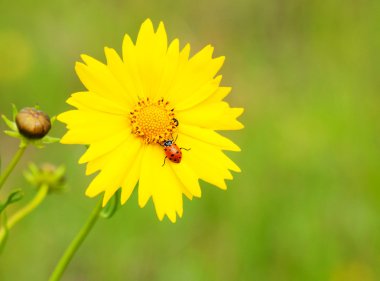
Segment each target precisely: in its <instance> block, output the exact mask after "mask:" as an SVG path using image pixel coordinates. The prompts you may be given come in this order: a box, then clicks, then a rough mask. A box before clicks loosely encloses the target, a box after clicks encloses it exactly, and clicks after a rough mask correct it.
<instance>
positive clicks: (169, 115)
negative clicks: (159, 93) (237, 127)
mask: <svg viewBox="0 0 380 281" xmlns="http://www.w3.org/2000/svg"><path fill="white" fill-rule="evenodd" d="M129 117H130V119H131V125H132V133H134V134H135V135H137V136H139V137H142V138H143V140H144V142H145V143H159V144H162V143H163V142H164V141H165V140H168V139H172V138H173V132H174V130H175V128H176V125H177V121H176V119H175V118H174V108H172V107H170V105H169V102H168V101H165V100H164V99H160V100H158V101H156V102H153V101H150V100H149V98H145V99H141V100H140V101H139V102H138V103H137V105H136V106H135V108H134V110H133V111H131V112H130V116H129Z"/></svg>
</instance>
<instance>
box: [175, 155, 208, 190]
mask: <svg viewBox="0 0 380 281" xmlns="http://www.w3.org/2000/svg"><path fill="white" fill-rule="evenodd" d="M184 153H187V151H186V152H184ZM185 157H186V155H185ZM170 167H171V168H172V169H173V171H174V173H175V174H176V175H177V177H178V179H179V180H180V181H181V182H182V184H183V185H184V186H185V187H186V189H187V190H188V191H189V192H190V193H191V194H192V195H193V196H195V197H201V195H202V192H201V187H200V185H199V181H198V177H197V175H196V174H195V172H194V171H193V170H192V169H191V168H190V167H189V165H188V163H186V162H182V163H180V164H171V165H170Z"/></svg>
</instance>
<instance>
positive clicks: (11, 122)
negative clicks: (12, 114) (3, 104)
mask: <svg viewBox="0 0 380 281" xmlns="http://www.w3.org/2000/svg"><path fill="white" fill-rule="evenodd" d="M1 118H3V120H4V122H5V124H6V125H7V126H8V127H9V129H11V130H12V131H18V130H17V126H16V123H15V122H13V121H11V120H9V119H8V118H7V116H5V115H1Z"/></svg>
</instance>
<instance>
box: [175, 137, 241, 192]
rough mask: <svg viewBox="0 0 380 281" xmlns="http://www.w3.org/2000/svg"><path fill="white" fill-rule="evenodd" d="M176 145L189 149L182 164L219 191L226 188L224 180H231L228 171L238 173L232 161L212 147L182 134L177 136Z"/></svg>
mask: <svg viewBox="0 0 380 281" xmlns="http://www.w3.org/2000/svg"><path fill="white" fill-rule="evenodd" d="M177 144H178V145H179V146H182V147H185V148H190V149H191V150H189V151H184V152H183V156H182V162H183V163H186V164H188V165H189V167H191V168H192V169H193V171H194V172H195V173H196V175H197V177H199V178H200V179H202V180H204V181H206V182H209V183H211V184H213V185H215V186H217V187H219V188H221V189H226V188H227V186H226V184H225V182H224V180H225V179H232V175H231V173H230V172H229V171H228V170H229V169H230V170H233V171H240V169H239V168H238V167H237V166H236V164H235V163H233V161H232V160H230V159H229V158H228V157H227V156H225V155H224V153H223V152H222V151H220V149H218V148H216V147H215V146H213V145H210V144H208V143H205V142H202V141H200V140H198V139H195V138H193V137H189V136H186V135H183V134H182V135H179V137H178V140H177ZM182 162H181V164H182Z"/></svg>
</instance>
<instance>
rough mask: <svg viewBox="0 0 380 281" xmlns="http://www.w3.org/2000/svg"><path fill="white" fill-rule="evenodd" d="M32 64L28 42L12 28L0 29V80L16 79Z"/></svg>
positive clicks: (26, 71) (25, 72) (23, 74)
mask: <svg viewBox="0 0 380 281" xmlns="http://www.w3.org/2000/svg"><path fill="white" fill-rule="evenodd" d="M31 64H32V50H31V46H30V43H29V42H28V40H27V39H26V38H25V37H24V36H23V34H21V33H19V32H17V31H14V30H0V82H3V81H12V80H18V79H20V78H22V77H23V76H25V75H26V74H27V73H28V71H29V69H30V67H31Z"/></svg>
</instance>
